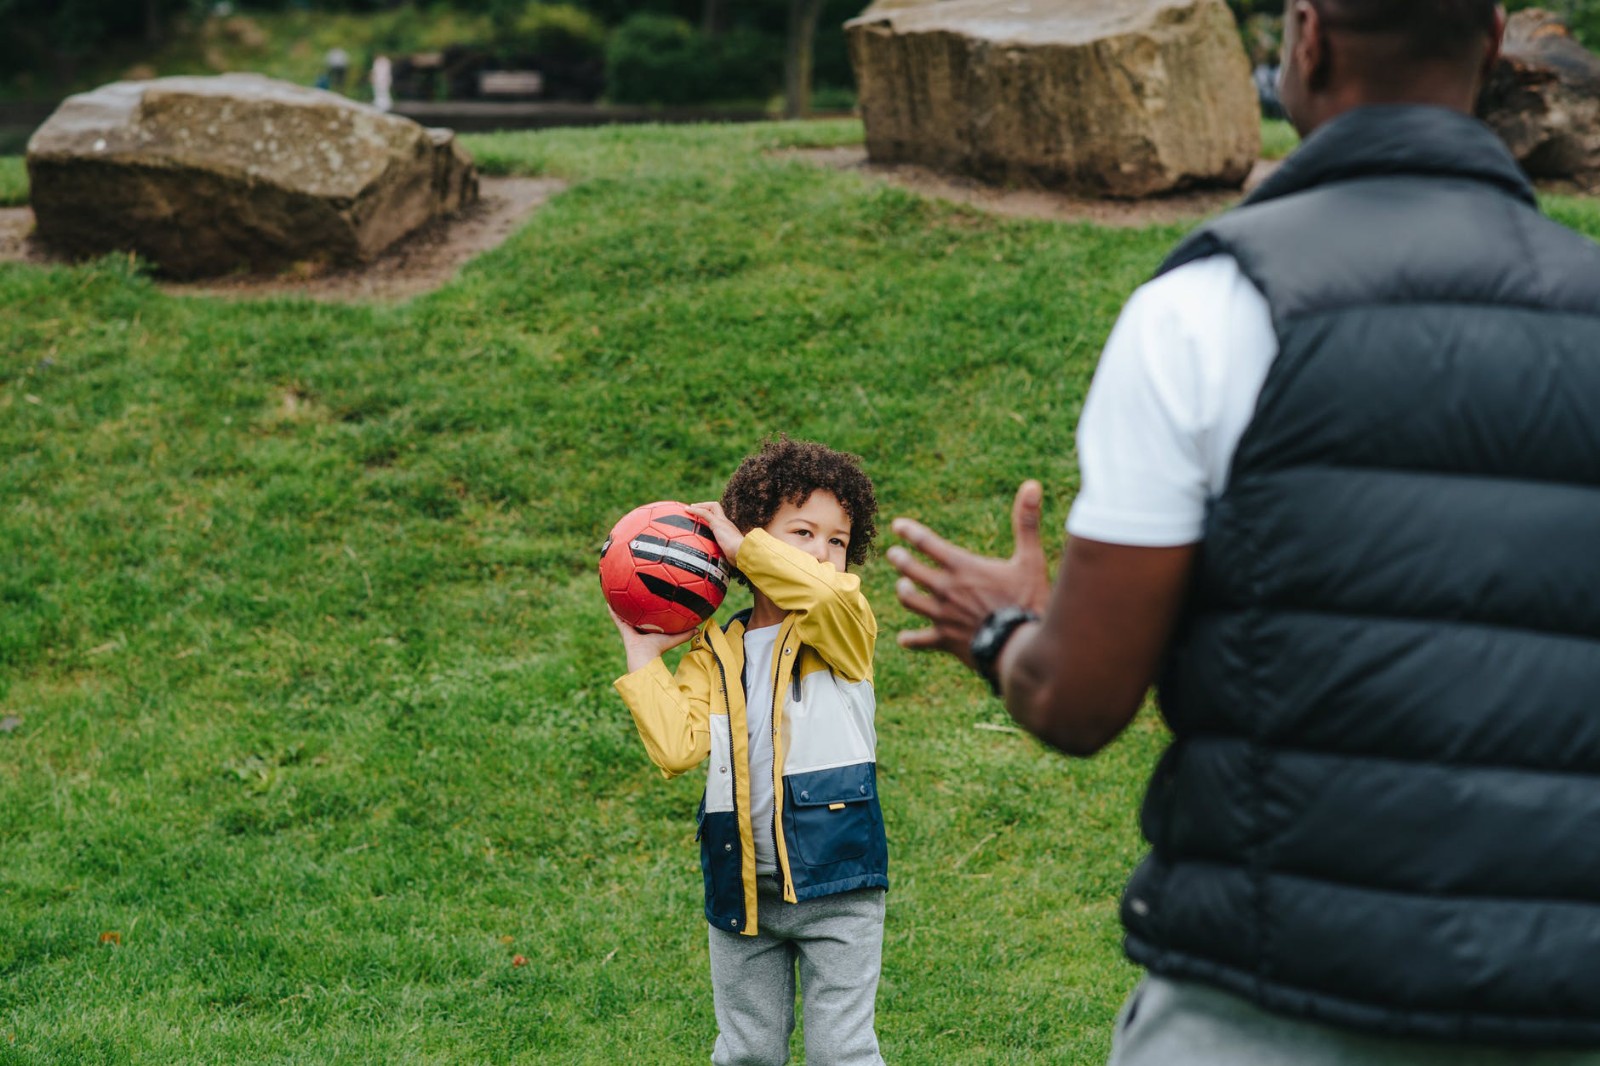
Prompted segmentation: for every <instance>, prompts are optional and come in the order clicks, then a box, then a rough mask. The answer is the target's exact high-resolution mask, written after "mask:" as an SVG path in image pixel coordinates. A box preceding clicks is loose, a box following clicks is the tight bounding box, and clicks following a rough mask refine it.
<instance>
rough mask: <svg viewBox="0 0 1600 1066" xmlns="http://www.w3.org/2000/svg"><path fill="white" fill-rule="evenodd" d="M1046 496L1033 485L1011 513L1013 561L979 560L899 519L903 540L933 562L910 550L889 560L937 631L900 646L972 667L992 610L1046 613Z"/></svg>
mask: <svg viewBox="0 0 1600 1066" xmlns="http://www.w3.org/2000/svg"><path fill="white" fill-rule="evenodd" d="M1043 496H1044V489H1043V487H1042V486H1040V484H1039V483H1038V482H1037V481H1026V482H1024V483H1023V485H1022V487H1021V488H1020V489H1018V490H1017V497H1016V500H1015V502H1014V503H1013V504H1012V507H1011V529H1012V535H1013V537H1014V538H1015V543H1016V547H1015V550H1014V551H1013V552H1012V555H1011V558H1009V559H991V558H989V557H987V556H983V555H977V554H975V553H973V552H969V551H966V550H965V549H962V548H958V547H956V546H955V545H954V544H951V543H949V542H948V541H946V540H944V539H943V538H941V537H940V536H938V535H937V534H936V533H934V532H933V530H931V529H929V528H928V527H926V526H924V525H922V524H921V523H920V522H914V521H912V520H911V519H909V518H896V519H895V520H894V522H893V524H892V526H891V528H892V529H893V530H894V533H895V535H896V536H898V537H899V538H900V539H901V540H903V541H905V542H906V543H907V544H909V545H910V546H911V547H912V548H915V549H916V550H917V551H918V552H921V553H922V554H923V555H925V556H927V557H928V558H929V559H930V560H932V561H933V562H934V563H936V564H938V565H936V566H930V565H928V564H927V563H924V562H923V561H921V560H920V559H918V558H917V557H916V556H914V555H912V554H911V552H908V551H907V550H906V549H904V548H901V547H898V546H896V547H893V548H890V549H889V551H888V559H889V562H890V564H892V565H893V566H894V568H895V569H896V570H898V571H900V574H901V577H900V580H899V582H898V583H897V584H896V586H895V591H896V593H897V594H898V595H899V598H900V602H901V603H902V604H904V605H905V606H906V608H907V609H909V610H911V611H914V612H915V613H917V614H920V615H921V616H922V617H924V618H926V619H928V621H930V622H932V623H933V627H932V628H931V629H917V630H906V631H904V632H902V633H901V634H900V646H901V647H903V648H910V649H912V650H913V651H946V652H949V653H950V654H951V655H954V656H955V657H956V658H958V659H960V660H961V661H962V662H964V663H966V664H967V665H968V666H969V667H970V666H971V665H972V655H971V651H970V646H971V643H972V635H973V633H975V632H976V631H977V629H978V626H979V625H981V624H982V623H983V620H984V619H985V618H987V617H988V616H989V614H990V612H992V611H996V610H999V609H1000V608H1002V607H1024V608H1027V609H1028V610H1030V611H1033V612H1034V613H1036V614H1041V615H1042V614H1043V613H1044V609H1045V605H1046V604H1047V603H1048V602H1049V599H1050V574H1049V571H1048V568H1047V567H1046V564H1045V558H1044V546H1043V545H1042V544H1041V543H1040V541H1039V512H1040V506H1041V502H1042V500H1043Z"/></svg>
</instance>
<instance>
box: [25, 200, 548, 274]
mask: <svg viewBox="0 0 1600 1066" xmlns="http://www.w3.org/2000/svg"><path fill="white" fill-rule="evenodd" d="M479 187H480V190H481V196H480V199H479V200H478V202H477V203H476V204H474V205H472V206H471V207H469V208H467V209H466V210H465V211H461V212H458V213H457V214H455V215H452V216H451V217H449V218H443V219H438V220H436V221H434V222H430V223H428V224H427V225H426V226H423V227H421V228H420V229H418V230H416V231H415V232H414V233H411V234H409V235H407V236H406V237H405V238H403V239H402V240H399V241H397V242H395V243H394V244H393V245H391V246H390V247H389V248H388V250H386V251H385V252H384V253H383V254H382V255H380V256H379V257H378V258H376V259H374V260H373V261H372V262H370V263H367V264H366V265H364V266H359V267H350V268H345V269H337V270H325V271H322V272H320V273H315V272H309V271H308V272H305V273H295V272H293V271H291V272H289V273H285V274H272V275H258V274H235V275H229V276H227V277H222V278H207V279H205V280H203V281H182V282H179V281H161V282H158V284H160V286H161V288H162V289H163V290H165V291H166V292H169V293H173V294H176V295H214V296H231V297H243V298H253V297H265V296H305V297H308V298H310V299H313V300H328V301H333V302H337V303H387V302H394V301H400V300H408V299H410V298H412V297H414V296H420V295H422V294H423V293H427V292H432V291H433V290H434V289H437V288H439V287H441V286H442V285H444V284H445V283H446V282H448V281H449V280H450V279H451V278H453V277H455V276H456V273H457V272H458V271H459V270H460V269H461V267H462V266H464V265H465V264H466V263H467V261H468V260H470V259H472V258H473V257H474V256H476V255H480V254H482V253H483V252H487V251H489V250H490V249H491V248H495V247H497V246H499V245H500V244H501V243H502V242H504V241H505V239H506V238H507V237H510V236H511V234H512V233H514V232H516V230H517V227H518V226H520V225H521V224H522V223H523V221H524V220H526V219H527V217H528V216H529V215H530V214H532V213H533V211H534V210H535V209H536V208H538V207H539V205H540V204H543V203H544V202H545V201H546V200H548V199H550V197H552V196H554V195H555V194H556V193H558V192H560V191H561V190H562V189H564V188H566V182H563V181H560V180H558V179H554V178H494V177H484V178H480V179H479ZM32 233H33V212H32V211H30V210H29V209H28V208H26V207H11V208H0V262H25V263H61V262H65V261H66V260H64V259H63V258H62V257H61V256H59V255H55V254H53V253H51V252H50V250H49V249H47V248H45V247H43V246H42V245H40V244H39V242H37V241H35V240H33V239H32Z"/></svg>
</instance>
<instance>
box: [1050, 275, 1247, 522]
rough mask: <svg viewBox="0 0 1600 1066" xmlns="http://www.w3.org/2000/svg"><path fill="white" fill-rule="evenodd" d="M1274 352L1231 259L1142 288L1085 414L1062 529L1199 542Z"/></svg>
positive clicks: (1108, 351)
mask: <svg viewBox="0 0 1600 1066" xmlns="http://www.w3.org/2000/svg"><path fill="white" fill-rule="evenodd" d="M1277 351H1278V345H1277V337H1276V334H1275V332H1274V331H1273V327H1272V320H1271V314H1270V311H1269V309H1268V307H1267V303H1266V300H1265V298H1263V297H1262V295H1261V293H1260V291H1259V290H1257V289H1256V287H1255V286H1254V285H1253V284H1251V282H1250V281H1249V280H1248V279H1247V278H1245V277H1244V275H1243V274H1242V273H1241V272H1240V271H1239V268H1238V264H1237V262H1236V261H1235V260H1234V259H1233V258H1232V257H1229V256H1216V257H1213V258H1210V259H1205V260H1201V261H1200V262H1197V263H1190V264H1188V265H1186V266H1183V267H1181V268H1179V269H1178V270H1175V271H1173V272H1172V273H1170V274H1166V275H1164V276H1162V277H1160V278H1157V279H1156V280H1155V281H1152V282H1150V283H1149V284H1147V285H1145V286H1144V287H1142V288H1140V289H1139V290H1138V291H1137V292H1135V293H1134V295H1133V297H1132V298H1131V299H1129V301H1128V303H1127V305H1126V306H1125V307H1124V308H1123V311H1122V315H1121V316H1120V317H1119V318H1118V320H1117V325H1116V328H1115V329H1113V330H1112V333H1111V338H1110V340H1108V341H1107V342H1106V347H1105V350H1104V352H1103V353H1102V354H1101V356H1100V365H1099V367H1098V369H1097V370H1096V371H1095V376H1094V381H1093V383H1092V384H1091V385H1090V387H1089V395H1088V398H1087V400H1086V401H1085V403H1084V408H1083V414H1082V417H1081V418H1080V419H1079V421H1078V434H1077V439H1078V466H1079V473H1080V476H1081V482H1082V488H1081V490H1080V492H1079V494H1078V497H1077V500H1076V501H1075V502H1074V503H1073V506H1072V511H1071V513H1070V514H1069V515H1068V517H1067V532H1068V533H1069V534H1070V535H1072V536H1074V537H1082V538H1084V539H1087V540H1098V541H1104V542H1106V543H1109V544H1121V545H1126V546H1130V547H1176V546H1178V545H1183V544H1193V543H1196V542H1197V541H1199V540H1201V539H1202V537H1203V535H1204V531H1205V517H1206V508H1207V504H1208V502H1209V501H1210V499H1212V498H1213V497H1215V496H1217V495H1220V494H1221V492H1222V490H1223V488H1225V487H1226V483H1227V475H1228V469H1229V467H1230V466H1231V465H1232V461H1233V452H1234V450H1235V448H1236V447H1237V446H1238V442H1239V438H1240V436H1242V435H1243V433H1244V430H1245V427H1246V426H1247V425H1248V424H1249V422H1250V418H1251V417H1252V415H1253V414H1254V412H1255V404H1256V400H1257V398H1258V397H1259V396H1260V393H1261V386H1262V383H1263V382H1264V381H1265V380H1266V374H1267V371H1268V370H1269V369H1270V368H1271V365H1272V361H1273V360H1274V359H1275V358H1276V357H1277Z"/></svg>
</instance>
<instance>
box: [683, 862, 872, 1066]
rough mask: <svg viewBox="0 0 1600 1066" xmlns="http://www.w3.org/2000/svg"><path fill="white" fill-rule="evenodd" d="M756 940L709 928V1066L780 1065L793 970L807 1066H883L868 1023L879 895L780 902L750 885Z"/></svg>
mask: <svg viewBox="0 0 1600 1066" xmlns="http://www.w3.org/2000/svg"><path fill="white" fill-rule="evenodd" d="M756 887H757V890H758V893H759V896H758V904H759V907H760V911H759V914H758V915H757V922H756V924H757V927H758V928H759V929H760V930H761V932H760V934H759V935H757V936H742V935H740V934H738V933H730V932H727V931H725V930H722V929H716V928H711V929H710V933H711V993H712V998H713V1001H714V1004H715V1008H716V1015H717V1030H718V1032H717V1045H716V1048H715V1050H713V1051H712V1053H711V1061H712V1062H713V1063H714V1064H715V1066H783V1064H784V1063H786V1062H788V1061H789V1037H790V1036H791V1034H793V1032H794V992H795V971H796V968H797V967H798V970H799V976H800V997H801V1003H802V1009H803V1010H804V1011H805V1015H804V1017H805V1037H806V1066H882V1063H883V1057H882V1056H881V1055H879V1054H878V1035H877V1032H876V1031H875V1030H874V1028H873V1016H874V1012H875V1008H876V1000H877V995H878V969H879V964H880V963H881V961H882V959H883V915H884V895H885V893H884V891H883V890H882V889H880V888H865V889H861V890H860V891H857V892H846V893H843V894H842V895H838V896H824V897H823V898H822V899H810V900H805V901H804V902H802V903H785V902H783V894H782V891H781V890H780V889H779V887H778V883H777V880H776V879H775V878H770V877H760V878H757V880H756Z"/></svg>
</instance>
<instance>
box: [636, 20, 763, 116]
mask: <svg viewBox="0 0 1600 1066" xmlns="http://www.w3.org/2000/svg"><path fill="white" fill-rule="evenodd" d="M782 55H783V45H782V42H781V41H774V40H773V39H772V38H770V37H768V36H767V35H766V34H763V33H760V32H757V31H755V30H729V31H728V32H726V33H722V34H719V35H717V36H716V37H709V36H707V35H705V34H703V33H701V32H700V31H699V30H697V29H695V28H694V27H693V26H691V25H689V23H687V22H685V21H684V20H683V19H680V18H673V17H671V16H669V15H652V14H639V15H634V16H632V17H630V18H628V19H627V20H626V21H624V22H623V23H622V25H620V26H618V27H617V28H616V29H615V30H613V31H611V39H610V41H609V43H608V44H607V47H606V92H607V95H609V96H610V97H611V99H612V100H614V101H616V102H617V103H626V104H640V103H661V104H695V103H705V102H707V101H712V100H750V99H764V98H765V97H767V96H769V95H771V94H772V93H773V92H774V91H776V90H777V88H778V86H779V85H780V84H781V82H782V78H783V68H782V59H781V57H782ZM774 57H777V59H776V62H775V61H774Z"/></svg>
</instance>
